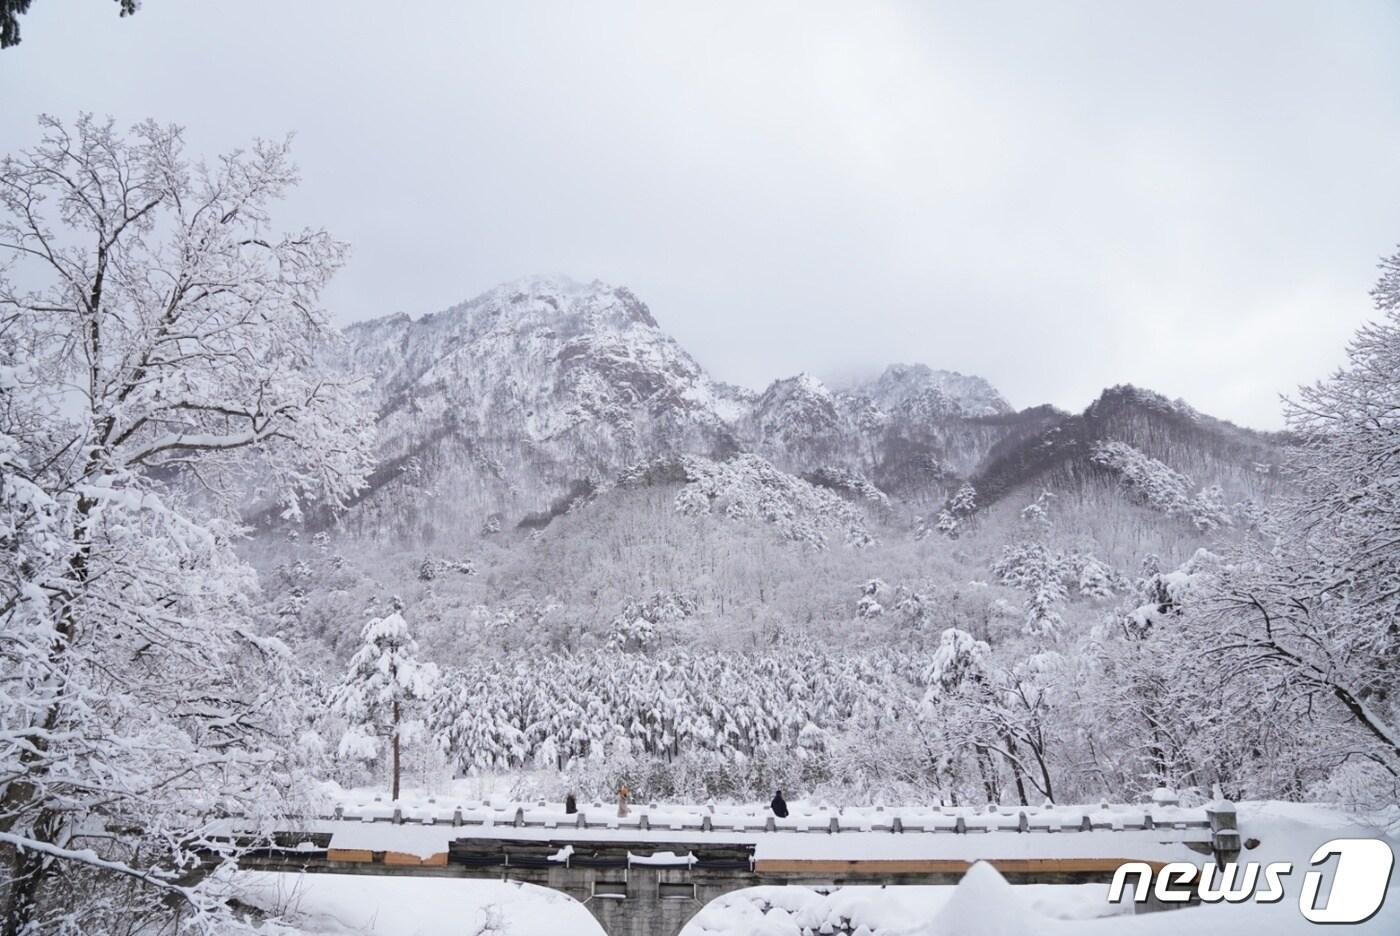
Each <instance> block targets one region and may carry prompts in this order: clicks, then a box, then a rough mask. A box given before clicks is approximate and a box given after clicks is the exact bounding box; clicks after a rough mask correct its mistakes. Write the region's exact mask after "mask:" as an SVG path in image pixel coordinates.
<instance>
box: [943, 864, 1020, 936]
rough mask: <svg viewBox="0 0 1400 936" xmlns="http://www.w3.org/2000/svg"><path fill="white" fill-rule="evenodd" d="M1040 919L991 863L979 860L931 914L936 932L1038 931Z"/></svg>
mask: <svg viewBox="0 0 1400 936" xmlns="http://www.w3.org/2000/svg"><path fill="white" fill-rule="evenodd" d="M1044 922H1045V921H1044V919H1043V918H1042V917H1041V916H1040V915H1039V914H1037V913H1035V912H1033V911H1032V910H1031V909H1030V908H1029V907H1027V906H1026V905H1025V904H1024V903H1023V902H1022V900H1021V897H1020V895H1019V894H1017V893H1016V891H1015V888H1014V887H1013V886H1012V885H1011V884H1009V883H1007V880H1006V878H1004V877H1002V876H1001V874H1000V872H998V871H997V869H996V868H994V867H992V866H991V864H989V863H988V862H985V861H979V862H977V863H976V864H974V865H973V866H972V867H971V868H969V869H968V871H967V874H965V875H963V879H962V880H961V881H959V882H958V885H957V887H956V888H954V890H953V896H952V897H951V898H949V900H948V902H947V903H946V904H945V905H944V906H943V909H942V910H941V911H939V913H938V915H937V916H935V917H934V918H933V924H934V925H933V933H936V934H937V936H1025V934H1027V933H1036V932H1040V931H1041V929H1042V927H1043V924H1044Z"/></svg>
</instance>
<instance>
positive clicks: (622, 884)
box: [573, 865, 709, 936]
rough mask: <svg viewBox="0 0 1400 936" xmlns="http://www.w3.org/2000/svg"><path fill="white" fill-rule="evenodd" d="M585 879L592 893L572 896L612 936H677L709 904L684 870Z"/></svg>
mask: <svg viewBox="0 0 1400 936" xmlns="http://www.w3.org/2000/svg"><path fill="white" fill-rule="evenodd" d="M577 873H578V872H577V869H576V870H575V874H577ZM585 875H586V877H587V878H588V886H587V888H586V891H587V892H585V893H580V892H579V890H574V891H573V893H574V895H575V896H576V897H578V898H579V899H580V900H582V901H583V905H584V906H585V907H587V908H588V912H590V913H592V914H593V918H594V919H596V920H597V921H598V923H599V924H600V925H601V926H602V927H603V931H604V932H605V933H607V934H608V936H676V934H678V933H679V932H680V931H681V930H682V929H683V928H684V927H685V925H686V923H688V922H690V918H691V917H693V916H695V914H696V913H698V912H699V910H700V908H701V907H703V906H704V905H705V903H706V902H708V900H709V895H707V894H704V893H702V892H701V888H700V885H698V884H696V883H694V882H693V881H691V880H690V875H689V873H688V872H687V871H686V870H685V869H670V868H654V867H647V866H645V865H642V866H638V865H633V866H632V867H630V868H627V869H618V870H616V871H606V870H593V869H588V870H587V871H586V872H585ZM574 886H575V887H577V885H576V884H575V885H574Z"/></svg>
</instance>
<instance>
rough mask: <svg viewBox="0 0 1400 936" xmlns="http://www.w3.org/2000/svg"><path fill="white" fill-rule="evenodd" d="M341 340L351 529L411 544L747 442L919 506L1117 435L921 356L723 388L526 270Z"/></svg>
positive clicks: (578, 287)
mask: <svg viewBox="0 0 1400 936" xmlns="http://www.w3.org/2000/svg"><path fill="white" fill-rule="evenodd" d="M344 337H345V341H344V343H343V345H342V347H341V348H340V351H339V353H340V354H341V355H342V360H341V361H340V363H341V364H342V365H344V366H345V367H347V368H349V369H352V370H354V371H357V372H360V373H363V374H366V375H368V376H369V378H370V379H371V381H372V389H371V398H372V400H373V403H374V406H375V407H376V409H377V413H378V428H379V434H380V445H381V453H382V454H381V462H380V465H379V467H378V469H377V470H376V472H375V473H374V476H373V478H372V479H371V484H370V486H369V488H368V490H366V491H365V492H364V494H363V495H362V497H361V500H360V502H359V503H358V504H356V505H355V507H354V509H353V510H352V511H351V513H350V515H349V516H348V517H347V518H346V522H347V523H348V524H349V525H350V526H351V527H352V528H355V527H359V528H360V529H362V530H364V531H372V532H375V533H376V534H380V535H382V534H385V533H388V534H391V535H400V536H403V537H405V538H407V539H433V538H435V537H436V536H437V535H439V534H441V533H442V532H444V531H449V530H468V531H475V530H477V529H479V528H480V527H482V526H483V525H484V526H490V527H493V528H494V527H510V526H517V525H520V526H525V527H538V526H539V525H540V524H543V523H547V522H548V520H549V518H551V517H553V516H556V515H558V513H559V512H560V511H562V510H566V509H568V508H569V507H570V505H572V504H574V503H576V502H578V501H580V500H581V499H585V498H586V496H588V495H591V493H592V492H593V491H595V490H597V489H599V488H601V487H606V486H607V485H609V484H610V483H611V482H612V481H614V480H615V479H616V478H618V477H619V476H620V475H621V474H622V473H624V472H625V471H627V470H628V469H629V468H632V467H634V466H637V465H639V464H643V463H646V462H649V461H652V460H654V459H658V458H662V459H664V458H674V457H677V456H682V455H686V456H700V457H703V458H706V459H711V460H716V461H724V460H727V459H729V458H731V457H733V456H734V455H736V454H739V453H745V452H747V453H752V454H755V455H758V456H761V457H762V458H763V459H765V460H766V461H767V462H768V463H771V464H772V465H773V466H774V467H775V469H777V470H780V471H783V472H787V473H789V474H791V475H793V476H800V477H807V478H816V477H840V478H842V479H844V481H843V487H844V488H846V489H849V490H860V489H862V488H864V487H870V486H871V485H873V487H874V488H878V489H879V490H880V491H881V492H883V493H884V494H886V495H889V496H890V497H892V498H894V499H896V500H898V501H900V502H903V503H906V504H908V505H909V506H910V508H911V509H912V510H915V511H917V512H927V511H928V510H930V509H935V508H936V507H937V506H938V505H940V504H941V503H942V502H943V500H944V499H945V498H946V497H947V496H948V494H949V493H951V490H952V488H953V487H954V486H956V485H958V484H960V483H961V482H962V481H963V480H965V479H969V478H970V479H973V480H974V483H977V484H978V487H979V490H981V489H982V488H983V487H985V489H986V490H985V496H984V498H983V502H984V503H990V502H992V501H994V500H996V499H997V498H999V497H1001V496H1004V495H1006V494H1007V493H1010V492H1011V491H1012V490H1013V489H1015V488H1018V487H1021V486H1026V485H1030V484H1032V483H1041V484H1046V485H1050V486H1054V485H1055V484H1059V483H1062V482H1064V481H1065V480H1066V476H1068V475H1072V474H1073V470H1072V469H1073V467H1074V466H1075V465H1078V464H1080V462H1084V463H1086V464H1087V462H1086V461H1085V460H1086V459H1088V457H1089V455H1090V454H1091V451H1090V449H1091V448H1092V444H1093V440H1092V439H1089V438H1088V437H1087V436H1086V432H1088V430H1086V429H1085V426H1089V425H1091V426H1094V427H1099V428H1095V429H1094V430H1093V431H1092V432H1089V434H1090V435H1093V436H1094V438H1095V439H1097V438H1099V437H1101V436H1102V437H1105V438H1107V437H1113V436H1112V432H1111V431H1108V430H1103V431H1100V429H1102V427H1103V426H1105V425H1107V423H1105V422H1104V420H1103V419H1096V418H1095V417H1094V415H1093V413H1090V414H1085V416H1070V414H1066V413H1062V412H1059V411H1057V410H1054V409H1052V408H1050V407H1037V408H1033V409H1029V410H1025V411H1022V412H1016V411H1014V410H1013V409H1012V408H1011V406H1010V405H1009V404H1008V403H1007V401H1006V400H1005V399H1004V398H1003V397H1002V396H1001V394H1000V393H998V392H997V391H996V389H995V388H993V387H992V386H991V385H990V384H989V383H988V382H987V381H986V380H984V379H982V378H980V377H976V376H969V375H963V374H959V373H956V372H951V371H944V370H935V369H933V368H930V367H928V366H926V365H924V364H893V365H890V366H889V367H888V368H886V369H885V370H884V371H883V372H882V373H881V374H879V375H878V376H877V377H875V378H873V379H870V380H865V381H861V382H856V383H854V384H851V385H848V386H844V387H841V388H832V387H829V386H827V385H826V384H825V383H823V382H822V381H820V380H818V379H817V378H815V377H812V376H811V375H809V374H799V375H797V376H795V377H789V378H785V379H780V380H775V381H774V382H773V383H772V384H770V385H769V386H768V387H767V388H766V389H764V390H763V391H762V392H761V393H756V392H754V391H751V390H747V389H744V388H740V387H735V386H732V385H729V384H726V383H724V382H722V381H719V380H716V379H714V378H713V377H711V376H710V375H709V374H708V373H707V372H706V371H705V369H704V368H703V367H702V366H701V365H700V363H699V362H697V361H696V360H695V359H694V358H693V357H692V356H691V355H690V354H689V353H688V352H687V351H686V350H685V349H684V348H682V347H681V346H680V345H679V344H678V343H677V342H676V341H675V340H674V339H672V338H671V337H670V336H669V335H668V334H666V332H665V331H664V330H663V329H662V328H661V327H660V325H659V324H658V322H657V320H656V318H655V317H654V316H653V315H652V313H651V310H650V309H648V307H647V306H646V304H645V303H643V302H642V300H641V299H639V298H638V297H637V296H636V295H635V294H633V293H632V292H631V291H630V290H628V289H627V288H625V287H619V286H611V285H608V284H605V283H602V282H599V281H596V280H595V281H593V282H589V283H581V282H577V281H574V280H571V279H569V278H567V277H563V276H538V277H529V278H525V279H521V280H517V281H514V282H511V283H506V284H503V285H501V286H498V287H496V288H495V289H492V290H490V291H488V292H486V293H483V294H482V295H480V296H477V297H476V298H474V299H471V300H469V301H467V302H464V303H462V304H460V305H457V306H453V307H452V308H450V309H447V310H446V311H443V312H439V313H436V314H432V315H426V316H423V317H421V318H417V319H414V318H410V317H408V316H406V315H402V314H400V315H394V316H390V317H386V318H382V319H376V320H373V321H368V322H362V323H359V324H356V325H352V326H350V327H349V328H348V329H346V331H345V336H344ZM1107 405H1108V404H1106V403H1101V404H1098V407H1099V409H1098V410H1097V411H1096V412H1098V411H1102V412H1107V410H1105V409H1104V408H1105V406H1107ZM1143 406H1145V404H1142V405H1138V406H1137V409H1143ZM1110 408H1111V407H1110ZM1120 409H1122V407H1119V408H1118V409H1114V410H1113V411H1114V412H1118V411H1119V410H1120ZM1147 409H1149V410H1150V409H1151V407H1148V408H1147ZM1158 409H1160V407H1158ZM1135 412H1136V410H1135ZM1159 415H1160V414H1159ZM1144 418H1145V417H1144ZM1183 418H1184V417H1183ZM1193 418H1195V420H1196V423H1195V424H1196V425H1197V426H1198V427H1200V426H1204V429H1203V430H1202V431H1203V432H1204V435H1201V433H1197V436H1194V437H1193V438H1198V439H1199V438H1204V437H1205V436H1221V437H1222V438H1223V437H1224V436H1222V432H1224V429H1223V428H1222V427H1223V426H1224V424H1218V423H1215V422H1214V421H1208V423H1209V424H1205V423H1202V422H1201V420H1202V419H1206V418H1205V417H1193ZM1086 420H1087V421H1086ZM1118 421H1119V422H1123V419H1119V420H1118ZM1159 421H1160V420H1159ZM1178 421H1179V420H1178ZM1125 425H1126V423H1125ZM1134 425H1146V423H1144V422H1142V420H1139V421H1138V422H1137V423H1134ZM1110 428H1111V427H1110ZM1230 428H1233V427H1230ZM1235 433H1236V434H1235V436H1233V437H1232V438H1234V439H1235V442H1230V443H1221V444H1222V445H1223V446H1224V447H1225V448H1226V449H1229V448H1230V446H1231V445H1235V447H1236V448H1237V449H1238V450H1239V451H1238V452H1237V453H1236V454H1240V455H1241V459H1236V460H1237V461H1239V460H1242V461H1244V462H1248V461H1249V460H1251V459H1256V458H1257V457H1258V453H1257V452H1255V451H1254V449H1257V448H1258V447H1260V446H1262V445H1265V444H1266V441H1265V440H1262V439H1260V438H1255V437H1250V438H1249V439H1248V440H1247V441H1248V444H1247V445H1243V447H1241V446H1240V445H1238V444H1236V443H1238V442H1239V440H1240V439H1242V438H1244V437H1243V436H1240V435H1239V431H1238V430H1236V431H1235ZM1227 434H1228V433H1227ZM1160 435H1161V433H1160V432H1155V430H1154V433H1149V435H1148V438H1149V441H1150V439H1153V438H1158V437H1159V436H1160ZM1124 441H1127V442H1131V441H1133V440H1132V439H1131V438H1125V439H1124ZM1211 444H1212V445H1213V444H1214V443H1211ZM1066 446H1067V447H1066ZM1208 447H1209V446H1208ZM1217 447H1218V446H1217ZM1199 448H1200V446H1197V447H1196V449H1199ZM1245 448H1248V449H1250V452H1249V453H1245V452H1244V449H1245ZM1196 449H1190V448H1189V447H1188V450H1184V452H1176V453H1174V457H1178V458H1179V457H1180V456H1182V455H1183V454H1185V455H1186V456H1187V457H1192V456H1191V452H1193V451H1196ZM1246 455H1247V457H1245V456H1246ZM1066 456H1072V457H1070V458H1069V460H1068V461H1066ZM1075 459H1078V461H1076V460H1075ZM1185 469H1186V466H1181V467H1180V470H1185ZM1042 476H1043V477H1042ZM1037 479H1039V480H1037ZM1071 480H1072V479H1071ZM872 489H873V488H872Z"/></svg>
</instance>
